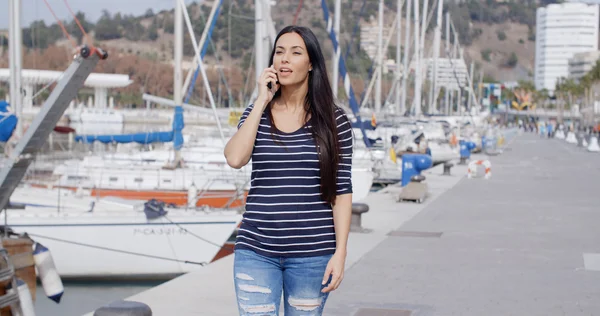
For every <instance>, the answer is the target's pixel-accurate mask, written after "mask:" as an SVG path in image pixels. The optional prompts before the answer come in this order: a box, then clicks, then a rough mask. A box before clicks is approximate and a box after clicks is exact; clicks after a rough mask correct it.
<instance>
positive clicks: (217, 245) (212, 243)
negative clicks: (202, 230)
mask: <svg viewBox="0 0 600 316" xmlns="http://www.w3.org/2000/svg"><path fill="white" fill-rule="evenodd" d="M163 217H164V218H165V219H166V220H168V221H169V222H170V223H171V224H173V225H175V226H177V227H179V229H182V230H183V231H185V232H186V233H188V234H190V235H192V236H194V237H196V238H198V239H200V240H202V241H204V242H205V243H207V244H211V245H213V246H215V247H219V249H221V248H225V246H224V245H223V246H221V245H219V244H215V243H214V242H212V241H210V240H206V239H204V238H202V237H200V236H198V235H196V234H194V233H192V232H191V231H189V230H188V229H187V228H185V227H183V226H181V225H179V223H175V222H173V221H172V220H171V219H170V218H169V217H168V216H167V215H163Z"/></svg>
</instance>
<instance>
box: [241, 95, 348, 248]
mask: <svg viewBox="0 0 600 316" xmlns="http://www.w3.org/2000/svg"><path fill="white" fill-rule="evenodd" d="M252 109H253V106H252V105H250V106H249V107H248V108H247V109H246V111H244V113H243V115H242V117H241V119H240V122H239V124H238V128H240V127H241V126H242V125H243V124H244V122H245V121H246V118H247V117H248V115H249V114H250V112H251V111H252ZM335 115H336V122H337V128H338V141H339V145H340V149H341V152H340V163H339V165H338V173H337V194H338V195H342V194H347V193H352V181H351V172H352V169H351V167H352V146H353V135H352V126H351V124H350V122H349V121H348V118H347V117H346V114H345V113H344V112H343V111H342V110H341V109H339V108H337V109H336V112H335ZM308 124H310V123H307V125H305V126H304V127H303V128H300V129H299V130H297V131H295V132H292V133H284V132H280V131H277V130H273V131H271V125H270V123H269V119H268V118H267V114H266V113H263V114H262V117H261V121H260V124H259V127H258V132H257V134H256V141H255V143H254V151H253V152H252V175H251V185H250V191H249V192H248V198H247V199H246V212H245V213H244V218H243V220H242V224H241V226H240V229H239V232H238V236H237V240H236V245H235V247H236V249H248V250H253V251H255V252H257V253H259V254H262V255H264V256H271V257H273V256H276V257H306V256H321V255H327V254H333V253H334V252H335V231H334V227H333V211H332V208H331V205H330V204H329V203H327V202H324V201H323V200H322V198H321V191H320V183H321V178H320V171H319V170H320V169H319V158H318V154H317V148H316V143H315V140H314V139H313V137H312V134H311V133H310V125H308ZM272 133H273V134H272Z"/></svg>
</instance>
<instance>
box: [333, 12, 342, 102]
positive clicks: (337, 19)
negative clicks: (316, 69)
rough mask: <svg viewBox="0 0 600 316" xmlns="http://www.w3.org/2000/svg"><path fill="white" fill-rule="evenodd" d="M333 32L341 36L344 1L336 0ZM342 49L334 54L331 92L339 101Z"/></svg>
mask: <svg viewBox="0 0 600 316" xmlns="http://www.w3.org/2000/svg"><path fill="white" fill-rule="evenodd" d="M333 10H334V11H333V31H334V32H335V34H340V20H341V14H342V0H335V6H334V9H333ZM341 50H342V49H341V48H340V46H338V49H336V50H335V52H334V53H333V67H331V68H332V70H333V75H332V80H331V90H332V91H333V97H334V98H335V99H337V97H338V85H339V83H340V79H339V69H338V65H339V63H340V52H341Z"/></svg>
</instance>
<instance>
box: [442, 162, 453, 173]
mask: <svg viewBox="0 0 600 316" xmlns="http://www.w3.org/2000/svg"><path fill="white" fill-rule="evenodd" d="M452 167H454V164H453V163H450V162H446V163H445V164H444V173H443V174H442V175H444V176H449V175H451V174H450V169H452Z"/></svg>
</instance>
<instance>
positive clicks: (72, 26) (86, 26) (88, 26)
mask: <svg viewBox="0 0 600 316" xmlns="http://www.w3.org/2000/svg"><path fill="white" fill-rule="evenodd" d="M75 17H76V18H77V20H79V24H81V27H82V28H83V30H84V31H85V33H89V32H90V31H91V30H93V29H94V24H93V23H91V22H88V21H87V20H86V18H85V13H83V12H77V14H75ZM66 28H67V32H69V34H70V35H71V36H73V37H75V38H76V40H77V43H81V40H82V39H83V32H81V29H80V28H79V25H78V24H77V22H76V21H75V19H73V20H71V22H70V23H69V24H68V25H67V26H66ZM90 44H91V43H90Z"/></svg>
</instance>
